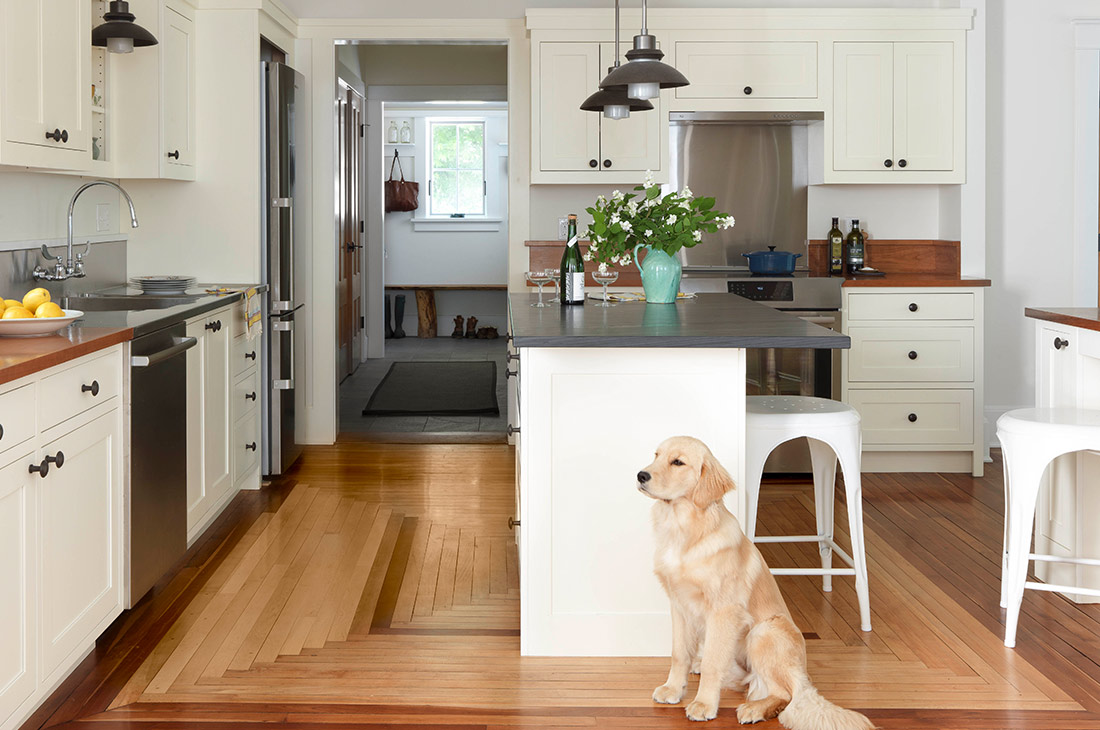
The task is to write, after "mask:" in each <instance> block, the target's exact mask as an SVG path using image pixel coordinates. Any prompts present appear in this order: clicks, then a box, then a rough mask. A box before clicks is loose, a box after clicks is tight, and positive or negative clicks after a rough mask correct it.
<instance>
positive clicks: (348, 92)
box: [336, 83, 366, 380]
mask: <svg viewBox="0 0 1100 730" xmlns="http://www.w3.org/2000/svg"><path fill="white" fill-rule="evenodd" d="M339 94H340V96H339V99H338V100H337V103H338V105H339V113H338V114H337V120H336V127H337V128H336V138H337V140H338V145H339V151H338V160H337V162H338V164H337V168H338V169H339V174H338V177H337V188H338V189H337V204H338V208H339V210H338V211H337V215H336V218H337V220H336V230H337V238H336V260H337V261H338V262H339V278H338V280H337V284H336V301H337V309H338V314H337V323H336V324H337V331H338V332H339V349H340V351H339V354H338V357H337V361H338V362H337V366H338V369H339V377H340V380H343V379H344V378H346V377H347V376H349V375H351V374H352V373H354V372H355V370H356V368H358V367H359V361H360V360H361V359H362V356H363V325H364V321H363V278H362V277H363V237H364V229H365V228H366V223H365V221H364V220H363V216H362V212H361V206H360V199H361V198H362V188H361V180H362V166H363V134H364V132H365V126H364V117H363V105H364V99H363V97H362V95H360V94H359V93H358V92H356V91H355V90H354V89H352V88H351V87H349V86H346V85H345V84H343V83H341V84H340V92H339Z"/></svg>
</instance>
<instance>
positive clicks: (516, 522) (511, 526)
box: [508, 517, 519, 530]
mask: <svg viewBox="0 0 1100 730" xmlns="http://www.w3.org/2000/svg"><path fill="white" fill-rule="evenodd" d="M517 527H519V520H517V519H516V518H515V517H509V518H508V529H509V530H512V529H515V528H517Z"/></svg>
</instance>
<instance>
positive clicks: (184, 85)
mask: <svg viewBox="0 0 1100 730" xmlns="http://www.w3.org/2000/svg"><path fill="white" fill-rule="evenodd" d="M183 12H184V6H179V10H177V8H176V7H173V6H166V7H165V8H164V32H163V33H162V36H161V39H160V42H161V53H162V54H163V62H162V72H163V78H162V87H161V93H162V94H163V99H162V104H163V113H162V124H163V128H164V137H163V140H164V142H163V149H162V150H161V155H163V157H162V158H161V159H163V160H165V164H166V166H167V167H168V168H169V169H170V170H171V169H172V168H174V167H179V166H184V167H191V166H193V165H194V164H195V21H194V20H192V19H191V18H190V17H188V16H186V15H184V14H183ZM188 12H189V11H188Z"/></svg>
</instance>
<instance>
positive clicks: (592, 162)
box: [588, 160, 600, 167]
mask: <svg viewBox="0 0 1100 730" xmlns="http://www.w3.org/2000/svg"><path fill="white" fill-rule="evenodd" d="M588 166H589V167H599V166H600V162H599V160H589V161H588Z"/></svg>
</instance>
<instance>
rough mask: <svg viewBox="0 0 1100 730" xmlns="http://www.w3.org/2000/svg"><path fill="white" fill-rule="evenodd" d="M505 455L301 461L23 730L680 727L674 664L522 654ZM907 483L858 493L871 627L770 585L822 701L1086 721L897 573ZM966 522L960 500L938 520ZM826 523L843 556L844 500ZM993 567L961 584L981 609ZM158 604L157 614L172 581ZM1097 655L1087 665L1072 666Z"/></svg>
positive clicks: (923, 587) (798, 585) (801, 555)
mask: <svg viewBox="0 0 1100 730" xmlns="http://www.w3.org/2000/svg"><path fill="white" fill-rule="evenodd" d="M513 459H514V456H513V454H512V451H511V450H510V449H509V448H508V447H506V446H471V445H464V446H463V445H447V446H443V445H437V446H395V445H377V444H375V445H372V444H363V443H351V444H338V445H337V446H335V447H332V448H316V449H311V450H310V451H308V452H307V454H306V455H305V456H304V457H303V460H302V462H301V464H300V465H299V467H298V468H297V469H296V470H295V472H294V473H293V474H292V475H291V476H292V477H293V479H294V481H290V480H285V481H283V482H282V483H281V484H278V485H275V489H276V490H281V492H280V496H279V498H278V499H276V500H274V501H273V502H272V504H271V505H270V508H268V509H266V510H265V511H262V512H258V513H257V516H256V517H255V518H254V519H252V520H250V521H249V520H241V519H240V518H238V521H239V525H238V526H237V527H236V528H235V530H234V531H233V532H232V533H230V535H229V536H228V537H226V538H225V539H222V540H219V542H218V544H217V545H216V546H210V547H209V548H208V552H207V553H206V555H205V556H203V558H202V560H203V567H202V569H201V571H199V572H196V574H195V576H193V577H192V580H191V581H190V582H188V583H187V586H188V587H186V588H179V591H180V595H179V598H178V599H176V600H174V601H171V602H170V605H173V606H175V607H176V610H175V611H174V612H173V611H171V610H165V611H164V616H165V617H169V618H170V619H171V620H167V618H164V619H161V621H162V623H163V624H164V626H163V630H162V631H160V632H159V633H160V636H159V637H157V638H156V641H155V642H148V643H149V644H150V645H149V646H146V647H145V650H144V651H137V650H134V651H131V652H127V653H126V654H124V656H123V657H119V658H117V659H115V660H114V661H113V662H112V660H111V659H110V651H109V650H108V651H106V652H105V656H104V657H102V658H101V666H102V667H103V668H102V669H92V670H91V673H90V678H89V679H86V680H85V682H84V685H82V686H83V687H84V689H83V694H82V693H81V689H80V688H77V691H76V692H74V693H73V695H72V696H71V697H70V698H69V700H68V702H66V703H65V704H60V702H59V703H58V704H59V705H60V710H57V709H56V708H52V709H51V712H52V715H47V714H45V713H44V712H43V713H40V714H39V719H40V720H41V721H40V722H38V723H37V724H36V725H34V726H35V727H41V726H44V725H50V724H57V723H59V722H68V721H77V722H78V724H81V725H84V724H86V723H88V722H96V723H97V724H98V728H103V729H104V730H105V726H104V724H103V723H107V724H108V725H110V724H113V723H116V722H117V723H126V724H127V727H132V726H133V723H145V722H149V723H157V726H158V728H159V727H183V726H192V727H194V726H196V725H195V724H197V723H202V725H201V726H202V727H204V728H211V730H213V728H214V727H215V726H220V725H225V724H226V723H230V724H231V725H232V726H233V727H238V726H241V725H242V724H251V723H253V722H255V723H261V722H262V723H265V724H267V726H268V727H270V723H272V722H275V723H281V724H283V725H284V726H285V725H294V726H302V727H305V726H307V725H309V724H311V723H316V724H322V723H323V724H325V726H326V727H329V728H334V727H335V726H336V725H340V724H354V726H355V727H357V728H364V727H366V726H368V725H369V724H372V723H378V724H386V725H387V726H389V727H393V725H394V724H395V723H396V724H402V723H403V724H411V725H418V724H432V725H437V726H442V725H456V726H462V727H465V728H469V727H471V726H495V725H501V726H504V725H508V726H516V725H521V726H522V725H540V726H581V725H587V726H597V727H651V726H654V727H655V726H661V727H663V726H665V725H678V726H682V725H686V724H687V720H686V719H685V718H684V717H683V714H682V709H680V708H668V707H661V706H654V705H653V703H652V701H651V700H650V693H651V691H652V689H653V688H654V687H655V686H657V685H658V684H660V683H662V682H663V681H664V676H665V673H666V672H667V663H668V662H667V659H664V658H654V659H600V658H583V659H548V658H531V657H520V656H519V651H518V647H519V640H518V634H519V618H518V617H519V592H518V585H519V579H518V567H517V555H516V549H515V544H514V542H513V540H512V535H511V533H510V532H509V530H508V527H507V518H508V517H509V516H511V515H512V514H513V509H514V506H513V505H514V502H513V499H514V493H513V488H514V487H513V472H512V462H513ZM912 478H913V479H914V480H915V481H916V482H917V487H918V488H917V489H916V492H917V493H919V491H920V489H919V487H920V486H921V483H927V484H929V485H935V484H936V482H935V481H934V480H935V479H936V477H934V476H931V475H930V476H917V475H914V476H913V477H912ZM951 479H952V480H955V479H956V478H955V477H952V478H951ZM958 479H961V478H958ZM967 479H968V478H967ZM971 481H974V482H975V483H978V482H977V480H971ZM952 483H953V482H951V481H946V482H944V484H949V485H950V484H952ZM900 484H901V482H900V481H899V480H898V479H894V478H892V477H888V476H882V477H875V476H869V477H868V479H867V484H866V486H865V489H866V490H867V492H868V494H867V497H866V501H867V503H868V521H867V526H866V530H867V542H868V547H867V551H868V559H869V571H870V577H871V595H872V611H873V615H872V621H873V624H874V631H873V632H870V633H864V632H861V631H860V630H859V628H858V626H859V622H858V612H857V609H856V601H855V592H854V590H852V586H851V581H850V579H847V580H846V579H843V578H838V579H834V590H833V592H831V593H824V592H823V591H822V590H821V584H820V579H815V578H811V577H783V578H780V579H779V582H780V587H781V588H782V590H783V593H784V596H785V597H786V600H787V603H788V606H789V607H790V609H791V612H792V614H793V616H794V618H795V621H796V623H797V624H798V625H799V626H800V628H801V629H802V631H803V632H804V634H805V635H806V637H807V646H808V652H809V664H810V674H811V676H812V677H813V679H814V681H815V684H816V685H817V686H818V688H819V689H820V690H821V691H822V693H823V694H825V695H826V696H827V697H829V698H830V699H832V700H833V701H835V702H838V703H840V704H842V705H844V706H847V707H852V708H857V709H861V710H863V711H865V712H867V714H868V715H869V716H870V717H871V718H872V720H874V721H875V722H876V723H878V724H880V725H882V726H884V727H938V728H948V727H960V728H962V727H967V728H974V727H989V728H1001V727H1004V728H1007V727H1043V728H1054V727H1059V728H1077V727H1100V723H1097V722H1096V715H1095V714H1094V712H1095V710H1096V709H1097V707H1096V704H1097V701H1096V700H1095V698H1093V699H1092V701H1089V699H1088V697H1086V696H1082V694H1081V692H1080V691H1078V692H1074V691H1073V689H1074V687H1067V686H1065V685H1066V683H1065V682H1064V681H1059V679H1058V678H1057V676H1056V675H1057V674H1058V673H1059V672H1061V673H1065V670H1064V669H1061V668H1060V669H1059V672H1054V671H1052V669H1051V665H1052V662H1051V661H1050V659H1049V657H1043V658H1042V660H1041V661H1039V662H1031V661H1028V659H1027V658H1025V652H1023V651H1021V652H1014V651H1010V650H1006V649H1004V648H1003V646H1001V643H1000V636H999V628H998V627H997V626H992V627H991V626H990V625H989V622H988V621H983V620H982V618H981V616H976V615H974V614H973V612H971V611H968V610H966V609H965V608H964V607H963V606H961V605H960V599H959V596H958V595H957V594H958V588H957V586H953V585H951V584H950V583H948V584H946V585H945V584H944V583H943V582H940V581H934V580H932V579H931V578H930V577H929V575H928V572H927V570H922V567H924V566H922V565H920V564H915V563H914V562H913V561H912V560H911V559H910V553H911V552H919V553H920V554H921V555H927V551H926V550H925V549H924V547H923V546H922V544H921V542H920V538H921V536H920V535H919V533H918V534H910V535H905V534H902V535H901V537H899V534H898V533H899V531H898V530H897V529H895V528H893V527H891V526H890V525H892V524H893V522H891V521H889V520H884V519H883V518H882V514H883V513H881V512H880V510H878V509H876V505H877V500H879V499H881V501H882V504H883V505H884V506H887V507H891V506H892V507H893V508H894V509H895V511H897V510H898V509H900V512H901V518H900V520H899V521H900V522H907V523H911V524H914V525H915V524H917V523H918V522H919V521H920V519H922V512H923V511H924V510H925V509H926V508H927V507H926V505H925V504H924V502H923V501H922V500H920V499H918V498H915V497H914V494H915V493H914V491H913V490H912V489H911V488H909V489H907V488H899V487H900ZM942 487H943V485H940V491H942ZM880 494H881V496H876V495H880ZM928 494H929V499H932V497H933V496H935V494H936V491H935V490H933V489H929V490H928ZM763 500H764V502H763V504H762V508H761V515H762V518H761V519H762V523H763V524H762V527H761V532H762V533H767V532H769V531H770V532H774V533H786V534H805V531H806V530H807V529H810V530H811V531H812V525H813V503H812V490H811V488H810V487H809V485H802V484H769V485H766V486H765V489H764V496H763ZM974 501H975V504H977V505H978V506H979V507H981V506H982V503H981V500H977V499H975V500H974ZM962 508H963V505H962V502H961V501H959V503H957V504H948V505H947V508H946V512H947V513H951V512H959V510H961V509H962ZM983 509H984V508H983ZM982 511H983V510H982V509H978V512H979V513H980V512H982ZM836 514H837V515H838V519H840V520H841V524H840V525H838V528H839V529H838V532H839V533H841V537H840V541H841V543H842V544H844V543H845V542H846V540H847V535H846V529H845V528H846V526H845V525H844V524H843V519H844V518H843V515H844V510H843V509H842V508H840V505H838V509H837V510H836ZM940 514H941V515H942V514H944V513H940ZM960 515H961V513H960ZM979 516H980V515H979ZM223 529H229V528H228V526H223ZM902 532H904V531H902ZM947 532H948V533H949V535H948V537H946V538H945V537H941V536H930V537H932V538H934V539H936V540H942V541H944V543H945V546H946V547H950V546H949V545H948V542H949V540H948V538H952V539H957V540H959V541H961V542H963V543H966V544H969V545H970V546H971V547H972V548H973V549H975V550H978V551H981V552H983V553H992V554H994V555H995V554H996V552H997V549H998V547H999V539H1000V532H999V527H998V526H997V524H996V521H995V520H989V519H976V518H975V519H973V520H971V523H970V524H967V522H966V520H965V519H960V520H958V521H957V522H951V526H950V529H948V530H947ZM991 537H995V542H994V543H993V544H992V546H990V545H989V544H987V543H988V542H989V540H990V539H991ZM766 548H767V550H766V551H765V556H766V557H767V558H768V561H769V563H770V564H772V565H790V564H793V563H794V562H795V561H798V563H799V564H803V565H813V564H815V562H816V553H815V551H814V549H813V548H812V547H809V546H805V545H794V546H766ZM647 557H648V556H647ZM918 563H919V561H918ZM991 574H992V575H994V577H995V572H993V571H989V570H988V569H987V570H986V571H984V572H981V571H979V572H977V573H975V575H974V577H973V578H972V579H971V580H970V582H969V585H966V584H967V580H966V578H965V577H964V580H963V581H962V582H963V583H964V585H965V586H966V590H969V591H971V592H973V593H975V594H980V600H982V601H984V602H989V601H993V602H994V604H995V602H996V599H997V583H996V580H994V579H991V578H990V575H991ZM200 575H201V576H204V577H203V578H202V579H201V580H200V579H199V576H200ZM179 582H180V580H179V579H178V578H177V580H176V581H174V583H179ZM160 590H161V591H162V598H161V599H160V600H163V601H168V598H166V597H164V596H171V595H172V590H173V589H172V585H171V584H170V585H169V586H168V587H165V588H162V589H160ZM188 591H189V592H190V594H189V595H188V596H187V597H186V600H184V595H185V594H187V593H188ZM964 592H965V591H964ZM1029 598H1030V596H1029ZM1051 598H1052V599H1053V600H1055V601H1061V603H1063V604H1065V606H1070V604H1068V603H1066V602H1065V601H1063V600H1062V599H1059V598H1057V597H1047V600H1050V599H1051ZM157 600H158V597H156V596H155V597H154V598H153V599H152V601H153V602H156V601H157ZM1070 610H1071V611H1080V612H1081V615H1080V617H1078V618H1076V619H1075V622H1072V623H1074V628H1077V629H1084V630H1085V631H1087V630H1088V626H1089V625H1090V623H1089V622H1090V621H1091V622H1092V623H1095V621H1096V618H1097V612H1095V611H1092V612H1091V613H1089V611H1090V610H1091V609H1083V610H1081V609H1077V607H1072V609H1070ZM1048 613H1049V612H1048ZM120 621H121V619H120ZM134 623H135V625H136V624H137V623H140V622H139V621H138V620H137V619H134ZM126 631H127V629H126V627H120V628H119V629H118V632H117V633H118V635H119V636H122V635H124V634H125V633H126ZM130 631H131V632H132V631H133V629H132V628H131V629H130ZM1086 636H1087V634H1086ZM1091 638H1092V641H1093V642H1095V635H1093V636H1092V637H1091ZM113 640H114V641H115V642H116V645H121V644H122V643H123V642H121V641H119V640H118V637H114V638H113ZM1021 644H1024V635H1023V634H1022V635H1021ZM1093 648H1094V649H1095V647H1093ZM116 651H117V650H116ZM1098 654H1100V652H1096V651H1093V652H1092V653H1091V654H1089V653H1087V652H1086V656H1091V657H1092V658H1091V659H1090V660H1087V661H1086V662H1084V663H1083V665H1082V671H1085V672H1087V671H1088V668H1089V667H1088V665H1089V662H1095V660H1096V658H1097V655H1098ZM1054 664H1057V662H1054ZM1092 666H1093V667H1095V664H1092ZM123 668H125V671H124V670H123ZM97 672H98V674H99V680H98V682H95V681H93V680H94V679H95V677H96V675H97ZM86 685H91V686H86ZM1076 688H1077V689H1082V687H1081V686H1080V683H1079V684H1078V685H1076ZM692 691H693V687H691V688H689V692H688V695H687V696H690V694H691V692H692ZM73 697H77V698H79V699H80V701H81V702H82V703H83V709H80V710H78V709H76V707H74V705H78V704H80V703H76V702H75V700H74V699H73ZM739 702H740V695H739V694H738V693H736V692H733V691H728V692H726V693H725V694H724V697H723V708H725V709H724V711H723V712H722V713H720V715H719V720H718V721H715V723H712V725H713V724H716V723H717V724H718V725H720V726H727V725H729V726H732V725H735V724H736V719H735V717H734V713H733V712H732V708H733V707H734V706H736V705H737V704H738V703H739ZM165 723H167V724H165ZM179 723H183V725H180V724H179ZM192 723H195V724H192ZM32 724H33V721H32V723H29V724H28V725H32ZM761 727H778V724H777V723H776V722H775V721H773V722H772V723H770V724H765V725H762V726H761Z"/></svg>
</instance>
